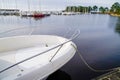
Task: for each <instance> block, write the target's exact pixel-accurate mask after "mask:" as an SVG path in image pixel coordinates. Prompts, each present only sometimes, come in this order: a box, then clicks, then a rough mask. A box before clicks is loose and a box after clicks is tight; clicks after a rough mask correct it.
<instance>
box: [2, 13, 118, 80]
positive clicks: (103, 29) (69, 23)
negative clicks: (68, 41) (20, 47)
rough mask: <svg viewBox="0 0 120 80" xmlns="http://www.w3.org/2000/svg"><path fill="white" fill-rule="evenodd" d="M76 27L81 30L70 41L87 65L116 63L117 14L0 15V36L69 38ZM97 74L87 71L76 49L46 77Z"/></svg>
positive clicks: (80, 79)
mask: <svg viewBox="0 0 120 80" xmlns="http://www.w3.org/2000/svg"><path fill="white" fill-rule="evenodd" d="M76 29H79V30H80V31H81V33H80V36H79V37H78V38H76V39H75V40H73V41H74V42H75V43H76V45H77V47H78V49H79V51H80V52H81V54H82V55H83V57H84V58H85V60H86V61H87V62H88V63H89V65H91V66H92V67H93V68H95V69H109V68H114V67H119V66H120V18H117V17H112V16H109V15H99V14H81V15H74V16H53V15H52V16H50V17H46V18H43V19H34V18H21V17H16V16H0V37H7V36H16V35H28V34H29V35H30V34H31V33H32V34H33V35H39V34H40V35H41V34H49V35H58V36H63V37H66V38H70V37H71V35H72V34H73V33H74V31H75V30H76ZM101 74H103V73H96V72H93V71H91V70H90V69H89V68H88V67H87V66H86V65H85V64H84V63H83V62H82V61H81V59H80V58H79V56H78V54H77V53H76V54H75V56H74V57H73V58H72V59H71V60H70V61H69V62H68V63H67V64H66V65H64V66H63V67H62V68H61V69H60V70H58V71H57V72H56V73H54V74H52V75H51V76H50V77H48V80H90V79H92V78H94V77H97V76H99V75H101ZM62 77H63V78H64V79H62ZM53 78H56V79H53ZM58 78H59V79H58ZM60 78H61V79H60Z"/></svg>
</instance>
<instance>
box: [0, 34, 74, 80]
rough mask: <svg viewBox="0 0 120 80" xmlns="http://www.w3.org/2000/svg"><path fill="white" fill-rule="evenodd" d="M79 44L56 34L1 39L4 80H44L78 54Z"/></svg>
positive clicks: (0, 66) (0, 72)
mask: <svg viewBox="0 0 120 80" xmlns="http://www.w3.org/2000/svg"><path fill="white" fill-rule="evenodd" d="M73 46H75V47H76V45H75V43H73V42H72V39H67V38H64V37H60V36H54V35H23V36H13V37H5V38H0V80H42V79H44V78H46V77H47V76H49V75H50V74H52V73H53V72H55V71H56V70H58V69H59V68H61V67H62V66H63V65H65V64H66V63H67V62H68V61H69V60H70V59H71V58H72V57H73V56H74V54H75V52H76V49H75V48H74V47H73Z"/></svg>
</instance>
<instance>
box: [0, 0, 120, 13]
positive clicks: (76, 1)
mask: <svg viewBox="0 0 120 80" xmlns="http://www.w3.org/2000/svg"><path fill="white" fill-rule="evenodd" d="M114 2H119V3H120V0H0V8H16V7H17V8H18V9H21V10H28V6H29V5H30V10H40V9H41V10H42V11H44V10H48V11H51V10H63V9H65V7H66V6H73V5H75V6H79V5H82V6H93V5H97V6H104V7H111V5H112V4H113V3H114Z"/></svg>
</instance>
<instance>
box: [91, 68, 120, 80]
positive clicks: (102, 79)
mask: <svg viewBox="0 0 120 80" xmlns="http://www.w3.org/2000/svg"><path fill="white" fill-rule="evenodd" d="M92 80H120V68H116V69H115V70H113V71H111V72H108V73H106V74H103V75H101V76H99V77H97V78H95V79H92Z"/></svg>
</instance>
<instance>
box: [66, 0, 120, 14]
mask: <svg viewBox="0 0 120 80" xmlns="http://www.w3.org/2000/svg"><path fill="white" fill-rule="evenodd" d="M65 11H67V12H82V13H90V12H98V13H114V14H120V3H118V2H116V3H114V4H113V5H112V6H111V8H108V7H103V6H100V7H98V6H96V5H94V6H67V7H66V9H65Z"/></svg>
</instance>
